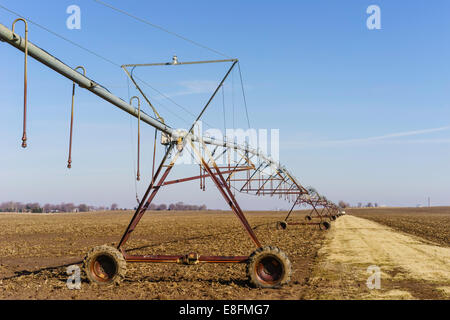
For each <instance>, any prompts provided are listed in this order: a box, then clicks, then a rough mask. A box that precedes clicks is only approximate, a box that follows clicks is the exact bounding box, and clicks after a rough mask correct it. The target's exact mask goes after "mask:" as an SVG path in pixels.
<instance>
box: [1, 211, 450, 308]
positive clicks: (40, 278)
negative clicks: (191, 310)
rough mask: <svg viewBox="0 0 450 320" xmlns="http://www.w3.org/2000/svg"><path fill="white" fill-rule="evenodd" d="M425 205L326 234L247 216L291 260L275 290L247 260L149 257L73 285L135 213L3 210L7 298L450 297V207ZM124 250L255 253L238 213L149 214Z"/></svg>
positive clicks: (270, 216)
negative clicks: (110, 278)
mask: <svg viewBox="0 0 450 320" xmlns="http://www.w3.org/2000/svg"><path fill="white" fill-rule="evenodd" d="M383 210H387V211H383ZM426 210H429V209H425V212H422V213H420V212H418V211H416V210H414V209H409V208H404V209H373V210H369V209H367V210H366V209H361V210H354V211H353V210H347V212H350V213H352V214H357V215H358V216H364V218H367V219H362V218H360V217H355V216H349V215H347V216H344V217H341V218H339V219H338V220H337V221H336V222H333V223H332V229H331V230H329V231H326V232H324V231H320V230H319V228H318V227H317V226H311V225H309V226H308V225H296V226H289V227H288V228H287V229H286V230H284V231H281V230H276V228H275V225H276V222H277V221H279V220H281V219H282V218H283V217H284V215H285V213H274V212H270V213H269V212H267V213H255V212H251V213H248V214H247V217H248V219H249V221H250V223H251V225H252V226H253V227H254V228H255V232H256V234H257V235H258V237H259V238H260V240H261V242H262V243H263V245H274V246H278V247H279V248H281V249H282V250H283V251H284V252H286V254H287V255H288V257H289V258H290V260H291V262H292V269H293V274H292V280H291V282H290V284H289V285H287V286H285V287H283V288H282V289H272V290H269V289H254V288H252V287H250V286H249V285H248V283H247V280H246V275H245V265H243V264H229V265H227V264H225V265H224V264H222V265H216V264H199V265H195V266H182V265H177V264H142V263H137V264H131V263H129V264H128V265H127V268H128V272H127V276H126V278H125V281H123V282H122V283H121V284H120V285H116V286H112V287H106V288H105V287H97V286H95V285H92V284H89V283H88V282H87V281H86V277H85V275H84V274H82V279H83V281H82V286H81V290H69V289H68V288H67V286H66V281H67V279H68V275H67V274H66V267H67V266H69V265H72V264H77V263H80V262H81V260H82V259H83V257H84V255H85V254H86V252H88V251H89V250H90V249H91V248H92V247H94V246H97V245H103V244H110V245H115V244H117V242H118V240H119V239H120V236H121V233H122V232H123V231H124V229H125V227H126V226H127V224H128V222H129V220H130V219H131V216H132V213H131V212H102V213H83V214H79V213H73V214H0V230H1V231H0V299H449V295H450V283H449V279H450V267H449V261H450V254H449V250H450V248H449V246H448V225H449V224H448V217H449V215H450V214H449V213H450V208H443V209H434V208H431V210H429V211H426ZM435 210H438V212H436V211H435ZM304 215H305V213H304V212H302V213H300V214H299V213H296V214H295V215H293V220H294V221H297V222H299V221H305V220H304V218H303V217H304ZM428 218H430V219H428ZM368 219H369V220H368ZM375 221H379V222H381V224H379V223H377V222H375ZM390 226H392V228H391V227H390ZM443 226H444V227H443ZM406 232H409V233H406ZM417 235H421V236H422V237H418V236H417ZM446 239H447V240H446ZM126 248H127V250H128V251H129V252H130V253H134V254H187V253H189V252H197V253H199V254H204V255H249V254H250V253H251V252H253V250H254V249H255V248H254V245H253V244H252V242H251V241H250V238H249V237H248V235H247V234H246V233H245V231H244V229H243V228H242V226H241V225H240V222H239V221H238V220H237V219H236V217H235V216H234V215H233V214H232V213H228V212H213V211H208V212H148V213H146V215H145V216H144V218H143V219H142V221H141V223H140V224H139V225H138V227H137V228H136V230H135V232H134V233H133V234H132V236H131V238H130V240H129V242H128V243H127V246H126ZM371 265H376V266H378V267H380V269H381V289H380V290H369V289H368V288H367V286H366V280H367V278H368V277H369V276H370V274H368V273H367V268H368V267H369V266H371Z"/></svg>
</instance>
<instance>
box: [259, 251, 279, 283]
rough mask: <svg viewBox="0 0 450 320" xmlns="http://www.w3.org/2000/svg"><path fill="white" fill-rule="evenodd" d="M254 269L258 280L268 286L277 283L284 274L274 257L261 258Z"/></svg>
mask: <svg viewBox="0 0 450 320" xmlns="http://www.w3.org/2000/svg"><path fill="white" fill-rule="evenodd" d="M255 269H256V270H255V271H256V276H257V277H258V280H259V281H260V282H262V283H265V284H270V285H274V284H277V283H279V282H280V281H281V279H282V277H283V274H284V266H283V264H282V262H281V261H280V260H279V259H278V258H277V257H275V256H268V257H263V258H262V259H261V260H259V262H258V263H257V264H256V265H255Z"/></svg>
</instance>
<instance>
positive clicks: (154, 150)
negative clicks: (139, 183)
mask: <svg viewBox="0 0 450 320" xmlns="http://www.w3.org/2000/svg"><path fill="white" fill-rule="evenodd" d="M157 139H158V130H156V129H155V142H154V144H153V166H152V183H154V182H155V159H156V142H157Z"/></svg>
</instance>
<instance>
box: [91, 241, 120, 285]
mask: <svg viewBox="0 0 450 320" xmlns="http://www.w3.org/2000/svg"><path fill="white" fill-rule="evenodd" d="M83 267H84V271H85V272H86V275H87V278H88V279H89V281H90V282H91V283H95V284H99V285H109V284H113V283H119V282H120V281H121V280H122V279H123V278H124V277H125V274H126V271H127V266H126V261H125V259H124V257H123V255H122V253H121V252H120V251H119V250H117V249H116V248H114V247H111V246H107V245H103V246H98V247H95V248H92V249H91V250H90V251H89V252H88V254H87V255H86V257H85V258H84V261H83Z"/></svg>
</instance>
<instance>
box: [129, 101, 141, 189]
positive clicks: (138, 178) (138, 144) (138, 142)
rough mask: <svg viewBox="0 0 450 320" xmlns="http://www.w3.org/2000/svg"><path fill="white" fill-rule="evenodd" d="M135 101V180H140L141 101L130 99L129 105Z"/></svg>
mask: <svg viewBox="0 0 450 320" xmlns="http://www.w3.org/2000/svg"><path fill="white" fill-rule="evenodd" d="M134 99H136V100H137V102H138V139H137V171H136V180H137V181H140V180H141V173H140V154H141V100H140V99H139V97H136V96H134V97H132V98H131V99H130V104H132V103H133V100H134Z"/></svg>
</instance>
